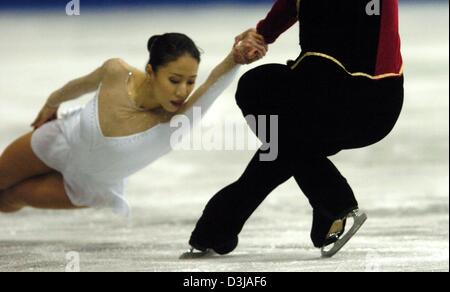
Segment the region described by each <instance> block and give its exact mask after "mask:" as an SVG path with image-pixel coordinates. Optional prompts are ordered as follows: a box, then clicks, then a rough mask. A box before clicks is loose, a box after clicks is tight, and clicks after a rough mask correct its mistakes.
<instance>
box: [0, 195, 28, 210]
mask: <svg viewBox="0 0 450 292" xmlns="http://www.w3.org/2000/svg"><path fill="white" fill-rule="evenodd" d="M23 207H24V205H23V204H22V203H20V202H19V201H17V200H15V199H13V197H11V196H10V194H8V191H7V190H6V191H1V192H0V213H15V212H18V211H20V210H21V209H23Z"/></svg>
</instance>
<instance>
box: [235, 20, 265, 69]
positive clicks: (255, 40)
mask: <svg viewBox="0 0 450 292" xmlns="http://www.w3.org/2000/svg"><path fill="white" fill-rule="evenodd" d="M267 50H268V46H267V44H266V42H265V41H264V37H263V36H262V35H260V34H258V32H257V31H256V29H254V28H252V29H248V30H246V31H245V32H243V33H241V34H240V35H238V36H237V37H236V38H235V42H234V46H233V57H234V61H235V62H236V63H238V64H250V63H253V62H255V61H257V60H259V59H261V58H263V57H264V56H265V55H266V53H267Z"/></svg>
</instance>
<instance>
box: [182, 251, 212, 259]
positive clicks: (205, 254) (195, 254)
mask: <svg viewBox="0 0 450 292" xmlns="http://www.w3.org/2000/svg"><path fill="white" fill-rule="evenodd" d="M213 255H214V252H213V251H212V250H210V249H208V250H206V251H192V250H190V251H188V252H185V253H183V254H181V256H180V257H179V259H180V260H191V259H201V258H209V257H212V256H213Z"/></svg>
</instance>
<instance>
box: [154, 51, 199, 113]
mask: <svg viewBox="0 0 450 292" xmlns="http://www.w3.org/2000/svg"><path fill="white" fill-rule="evenodd" d="M198 67H199V63H198V61H197V60H196V59H194V58H193V57H192V56H190V55H189V54H186V55H183V56H181V57H180V58H178V59H177V60H176V61H173V62H170V63H168V64H167V65H165V66H162V67H160V68H158V71H156V72H154V71H152V69H151V66H149V68H147V70H148V71H149V70H150V72H149V73H150V76H151V80H152V85H153V89H152V90H153V94H154V97H155V98H156V100H157V101H158V102H159V103H160V104H161V106H162V107H163V108H164V109H165V110H166V111H168V112H171V113H173V112H176V111H178V110H179V109H180V107H181V106H182V105H183V103H184V102H185V100H186V99H187V98H188V97H189V95H190V94H191V93H192V91H193V90H194V86H195V82H196V79H197V73H198Z"/></svg>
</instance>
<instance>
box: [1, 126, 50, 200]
mask: <svg viewBox="0 0 450 292" xmlns="http://www.w3.org/2000/svg"><path fill="white" fill-rule="evenodd" d="M32 134H33V132H30V133H28V134H26V135H23V136H22V137H20V138H18V139H17V140H16V141H14V142H13V143H11V145H9V146H8V147H7V148H6V149H5V151H3V153H2V154H1V156H0V191H2V190H7V189H9V188H11V187H13V186H14V185H16V184H18V183H20V182H22V181H23V180H25V179H27V178H31V177H33V176H36V175H43V174H47V173H50V172H52V171H55V170H54V169H52V168H50V167H48V166H47V165H45V164H44V163H43V162H42V161H41V160H40V159H39V158H38V157H37V156H36V155H35V154H34V152H33V150H32V149H31V136H32Z"/></svg>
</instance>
